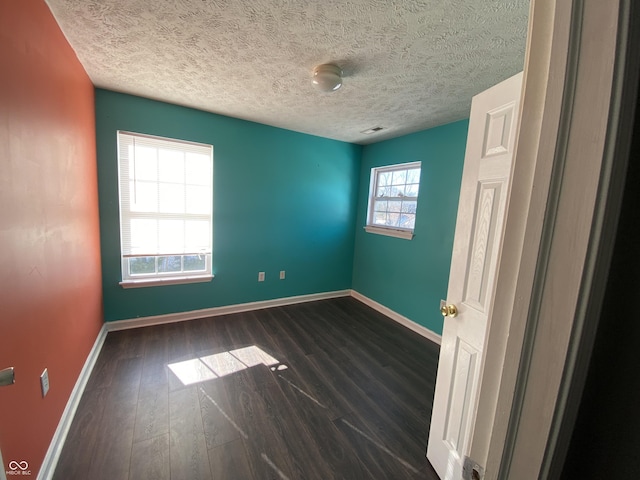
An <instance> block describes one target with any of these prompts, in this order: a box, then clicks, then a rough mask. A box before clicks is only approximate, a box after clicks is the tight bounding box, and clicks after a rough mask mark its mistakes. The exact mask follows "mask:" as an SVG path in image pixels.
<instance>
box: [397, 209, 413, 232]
mask: <svg viewBox="0 0 640 480" xmlns="http://www.w3.org/2000/svg"><path fill="white" fill-rule="evenodd" d="M415 223H416V216H415V214H411V213H403V214H402V217H401V218H400V226H401V227H402V228H411V229H413V228H415Z"/></svg>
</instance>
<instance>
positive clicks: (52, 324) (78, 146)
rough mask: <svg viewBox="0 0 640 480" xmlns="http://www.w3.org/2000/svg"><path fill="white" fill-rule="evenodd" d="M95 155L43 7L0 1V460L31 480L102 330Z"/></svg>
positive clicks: (91, 133) (78, 91) (68, 66)
mask: <svg viewBox="0 0 640 480" xmlns="http://www.w3.org/2000/svg"><path fill="white" fill-rule="evenodd" d="M95 150H96V148H95V107H94V89H93V85H92V84H91V81H90V80H89V77H88V76H87V74H86V73H85V71H84V69H83V67H82V65H81V64H80V62H79V61H78V59H77V57H76V55H75V52H74V51H73V50H72V49H71V47H70V46H69V44H68V43H67V41H66V39H65V37H64V35H63V34H62V32H61V30H60V28H59V27H58V24H57V23H56V21H55V19H54V17H53V15H52V14H51V12H50V11H49V8H48V6H47V5H46V3H45V2H44V0H2V1H0V368H4V367H7V366H13V367H15V371H16V383H15V385H12V386H9V387H2V388H0V450H1V451H2V456H3V459H4V463H5V465H4V466H3V467H2V468H3V469H5V470H7V465H8V463H9V462H11V461H17V462H23V461H26V462H28V463H29V470H31V476H30V477H29V478H36V476H37V474H38V471H39V469H40V467H41V464H42V460H43V459H44V456H45V454H46V452H47V449H48V447H49V444H50V442H51V440H52V437H53V434H54V432H55V429H56V428H57V425H58V422H59V420H60V417H61V415H62V412H63V410H64V408H65V406H66V403H67V401H68V399H69V396H70V394H71V391H72V389H73V386H74V384H75V382H76V380H77V378H78V375H79V373H80V371H81V369H82V366H83V365H84V362H85V360H86V358H87V356H88V354H89V352H90V350H91V347H92V346H93V343H94V342H95V339H96V338H97V336H98V333H99V330H100V327H101V325H102V296H101V295H102V294H101V272H100V242H99V223H98V192H97V169H96V153H95ZM45 368H48V369H49V378H50V384H51V388H50V390H49V393H48V395H47V396H46V397H45V398H42V395H41V393H40V379H39V377H40V374H41V372H42V371H43V370H44V369H45ZM21 478H23V477H21Z"/></svg>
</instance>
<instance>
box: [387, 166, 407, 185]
mask: <svg viewBox="0 0 640 480" xmlns="http://www.w3.org/2000/svg"><path fill="white" fill-rule="evenodd" d="M405 183H407V171H406V170H400V171H397V172H393V179H392V180H391V184H392V185H404V184H405Z"/></svg>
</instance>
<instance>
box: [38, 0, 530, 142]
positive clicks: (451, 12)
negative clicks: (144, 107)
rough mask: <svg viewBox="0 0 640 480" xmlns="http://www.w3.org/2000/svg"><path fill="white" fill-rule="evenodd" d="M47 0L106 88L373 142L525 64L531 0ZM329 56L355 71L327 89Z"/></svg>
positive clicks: (462, 105)
mask: <svg viewBox="0 0 640 480" xmlns="http://www.w3.org/2000/svg"><path fill="white" fill-rule="evenodd" d="M47 3H48V4H49V7H50V8H51V11H52V12H53V14H54V16H55V18H56V20H57V21H58V23H59V25H60V27H61V29H62V31H63V32H64V34H65V35H66V37H67V39H68V40H69V42H70V43H71V45H72V47H73V48H74V50H75V51H76V53H77V55H78V58H79V59H80V62H81V63H82V64H83V65H84V67H85V69H86V71H87V73H88V75H89V77H90V78H91V80H92V81H93V83H94V84H95V85H96V86H97V87H101V88H106V89H110V90H115V91H119V92H125V93H131V94H134V95H140V96H143V97H148V98H153V99H158V100H163V101H167V102H171V103H176V104H179V105H186V106H190V107H194V108H198V109H201V110H207V111H211V112H215V113H220V114H223V115H229V116H232V117H238V118H243V119H246V120H252V121H256V122H260V123H264V124H268V125H273V126H277V127H282V128H286V129H290V130H295V131H300V132H305V133H310V134H313V135H319V136H322V137H328V138H334V139H338V140H344V141H348V142H353V143H362V144H366V143H372V142H376V141H379V140H382V139H386V138H391V137H396V136H399V135H403V134H406V133H410V132H415V131H418V130H422V129H425V128H429V127H433V126H436V125H442V124H445V123H448V122H451V121H454V120H459V119H462V118H466V117H468V115H469V108H470V105H471V97H472V96H473V95H475V94H476V93H478V92H481V91H482V90H484V89H486V88H488V87H489V86H491V85H494V84H495V83H498V82H499V81H500V80H503V79H505V78H507V77H509V76H511V75H513V74H515V73H517V72H519V71H520V70H522V68H523V64H524V50H525V43H526V34H527V21H528V13H529V0H448V1H445V0H300V1H298V0H228V1H225V0H47ZM321 63H336V64H337V65H338V66H340V67H341V68H342V69H343V71H344V81H343V86H342V88H341V89H340V90H338V91H336V92H334V93H321V92H318V91H316V90H314V88H313V86H312V84H311V74H312V70H313V67H314V66H316V65H318V64H321ZM377 126H381V127H384V130H382V131H380V132H378V133H375V134H372V135H364V134H362V133H360V132H361V131H363V130H366V129H369V128H372V127H377Z"/></svg>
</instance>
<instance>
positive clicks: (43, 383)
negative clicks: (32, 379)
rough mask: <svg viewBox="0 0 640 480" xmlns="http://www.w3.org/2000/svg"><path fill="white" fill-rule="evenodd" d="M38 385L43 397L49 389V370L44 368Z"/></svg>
mask: <svg viewBox="0 0 640 480" xmlns="http://www.w3.org/2000/svg"><path fill="white" fill-rule="evenodd" d="M40 387H41V388H42V398H44V397H45V395H46V394H47V392H48V391H49V370H47V369H46V368H45V369H44V372H42V374H41V375H40Z"/></svg>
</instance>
